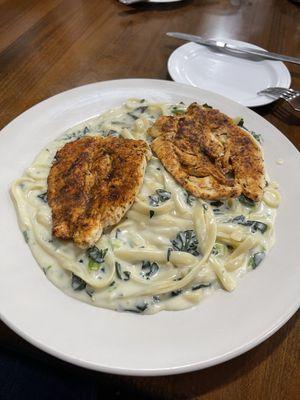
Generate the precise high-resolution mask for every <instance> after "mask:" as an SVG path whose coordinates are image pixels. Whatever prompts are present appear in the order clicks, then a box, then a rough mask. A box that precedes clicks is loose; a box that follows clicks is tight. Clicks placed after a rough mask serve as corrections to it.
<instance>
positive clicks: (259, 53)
mask: <svg viewBox="0 0 300 400" xmlns="http://www.w3.org/2000/svg"><path fill="white" fill-rule="evenodd" d="M167 35H168V36H171V37H174V38H176V39H182V40H187V41H189V42H195V43H199V44H203V45H204V46H211V47H215V48H218V49H224V50H229V51H232V52H233V53H245V54H254V55H256V56H260V57H264V58H268V59H271V60H279V61H287V62H290V63H294V64H299V65H300V58H298V57H290V56H284V55H282V54H277V53H272V52H270V51H264V50H257V49H253V48H250V47H239V46H233V45H231V44H229V43H226V42H222V41H219V40H212V39H204V38H202V37H201V36H195V35H188V34H186V33H180V32H167Z"/></svg>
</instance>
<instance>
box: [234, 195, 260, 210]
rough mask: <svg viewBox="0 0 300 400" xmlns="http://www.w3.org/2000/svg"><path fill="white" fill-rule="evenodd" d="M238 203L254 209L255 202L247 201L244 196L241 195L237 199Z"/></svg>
mask: <svg viewBox="0 0 300 400" xmlns="http://www.w3.org/2000/svg"><path fill="white" fill-rule="evenodd" d="M238 199H239V202H240V203H242V204H243V205H244V206H247V207H254V206H255V204H256V202H255V201H253V200H251V199H249V198H248V197H246V196H245V195H243V194H241V195H240V197H239V198H238Z"/></svg>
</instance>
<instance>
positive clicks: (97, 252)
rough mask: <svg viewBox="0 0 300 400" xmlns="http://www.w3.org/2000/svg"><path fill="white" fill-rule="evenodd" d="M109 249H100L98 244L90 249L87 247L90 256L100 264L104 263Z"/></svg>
mask: <svg viewBox="0 0 300 400" xmlns="http://www.w3.org/2000/svg"><path fill="white" fill-rule="evenodd" d="M107 251H108V249H104V250H103V249H98V247H96V246H92V247H90V248H89V249H87V255H88V257H89V258H90V259H91V260H93V261H95V262H96V263H98V264H102V263H104V259H105V256H106V253H107Z"/></svg>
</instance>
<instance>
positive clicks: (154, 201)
mask: <svg viewBox="0 0 300 400" xmlns="http://www.w3.org/2000/svg"><path fill="white" fill-rule="evenodd" d="M148 197H149V204H150V206H151V207H157V206H158V204H159V196H158V194H153V195H151V196H148Z"/></svg>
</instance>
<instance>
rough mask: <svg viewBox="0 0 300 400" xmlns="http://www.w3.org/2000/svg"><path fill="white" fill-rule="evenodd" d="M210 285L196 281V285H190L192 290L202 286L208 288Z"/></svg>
mask: <svg viewBox="0 0 300 400" xmlns="http://www.w3.org/2000/svg"><path fill="white" fill-rule="evenodd" d="M210 286H211V283H198V284H197V285H194V286H192V290H199V289H203V288H208V287H210Z"/></svg>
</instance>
